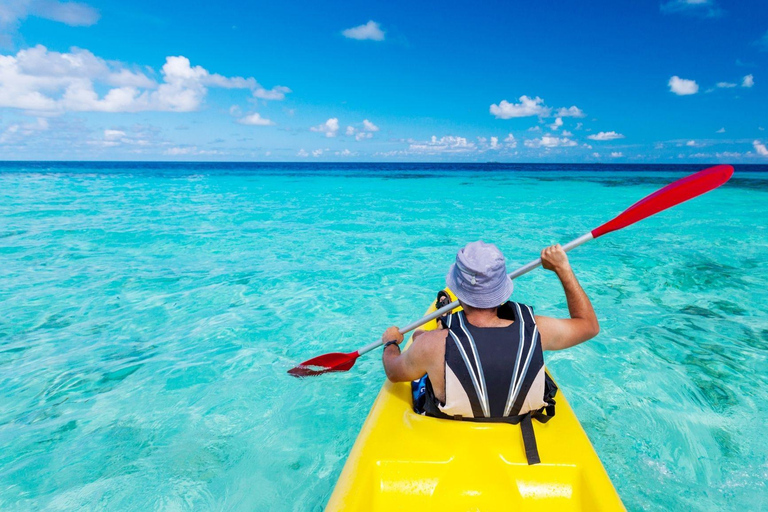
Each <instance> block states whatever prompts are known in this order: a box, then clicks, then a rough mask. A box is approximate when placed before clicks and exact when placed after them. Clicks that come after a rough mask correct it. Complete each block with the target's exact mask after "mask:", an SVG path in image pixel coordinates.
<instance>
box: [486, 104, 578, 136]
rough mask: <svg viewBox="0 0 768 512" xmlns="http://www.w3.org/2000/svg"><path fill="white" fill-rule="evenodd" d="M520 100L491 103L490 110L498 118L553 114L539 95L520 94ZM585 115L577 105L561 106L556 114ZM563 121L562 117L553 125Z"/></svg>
mask: <svg viewBox="0 0 768 512" xmlns="http://www.w3.org/2000/svg"><path fill="white" fill-rule="evenodd" d="M518 101H520V103H510V102H508V101H507V100H501V101H500V102H499V104H498V105H496V104H495V103H494V104H493V105H491V107H490V109H489V110H490V112H491V114H492V115H494V116H496V119H512V118H514V117H532V116H538V117H540V118H542V117H549V116H550V115H552V108H551V107H548V106H546V105H545V104H544V100H543V99H541V98H540V97H538V96H536V97H535V98H531V97H530V96H520V98H519V100H518ZM585 115H586V114H584V112H583V111H582V110H581V109H580V108H579V107H577V106H576V105H573V106H571V107H568V108H565V107H562V108H559V109H557V111H556V112H555V114H554V116H555V117H556V118H563V117H584V116H585ZM562 121H563V120H562V119H560V120H559V121H558V120H555V124H554V125H553V126H557V127H559V126H562ZM553 129H556V128H553Z"/></svg>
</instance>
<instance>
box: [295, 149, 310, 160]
mask: <svg viewBox="0 0 768 512" xmlns="http://www.w3.org/2000/svg"><path fill="white" fill-rule="evenodd" d="M296 156H300V157H301V158H307V157H308V156H309V153H307V151H306V150H305V149H304V148H301V149H300V150H299V152H298V153H296Z"/></svg>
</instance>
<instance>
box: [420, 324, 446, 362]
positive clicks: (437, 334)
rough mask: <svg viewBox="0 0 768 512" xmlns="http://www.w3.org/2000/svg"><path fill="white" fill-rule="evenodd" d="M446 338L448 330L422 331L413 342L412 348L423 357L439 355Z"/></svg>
mask: <svg viewBox="0 0 768 512" xmlns="http://www.w3.org/2000/svg"><path fill="white" fill-rule="evenodd" d="M446 336H448V329H434V330H431V331H424V332H423V333H421V335H420V336H419V337H418V338H416V339H415V340H413V347H412V348H413V349H415V351H416V352H418V353H420V354H424V355H425V356H430V355H433V354H440V353H441V352H442V351H443V349H444V347H445V338H446Z"/></svg>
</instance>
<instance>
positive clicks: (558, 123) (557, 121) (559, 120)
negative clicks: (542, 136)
mask: <svg viewBox="0 0 768 512" xmlns="http://www.w3.org/2000/svg"><path fill="white" fill-rule="evenodd" d="M561 126H563V118H562V117H558V118H556V119H555V122H554V123H552V124H551V125H549V129H550V130H554V131H556V130H559V129H560V127H561Z"/></svg>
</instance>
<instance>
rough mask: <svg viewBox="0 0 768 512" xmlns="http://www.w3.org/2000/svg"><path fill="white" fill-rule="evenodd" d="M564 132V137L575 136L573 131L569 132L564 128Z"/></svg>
mask: <svg viewBox="0 0 768 512" xmlns="http://www.w3.org/2000/svg"><path fill="white" fill-rule="evenodd" d="M562 133H563V137H572V136H573V134H572V133H571V132H569V131H568V130H563V132H562Z"/></svg>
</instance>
